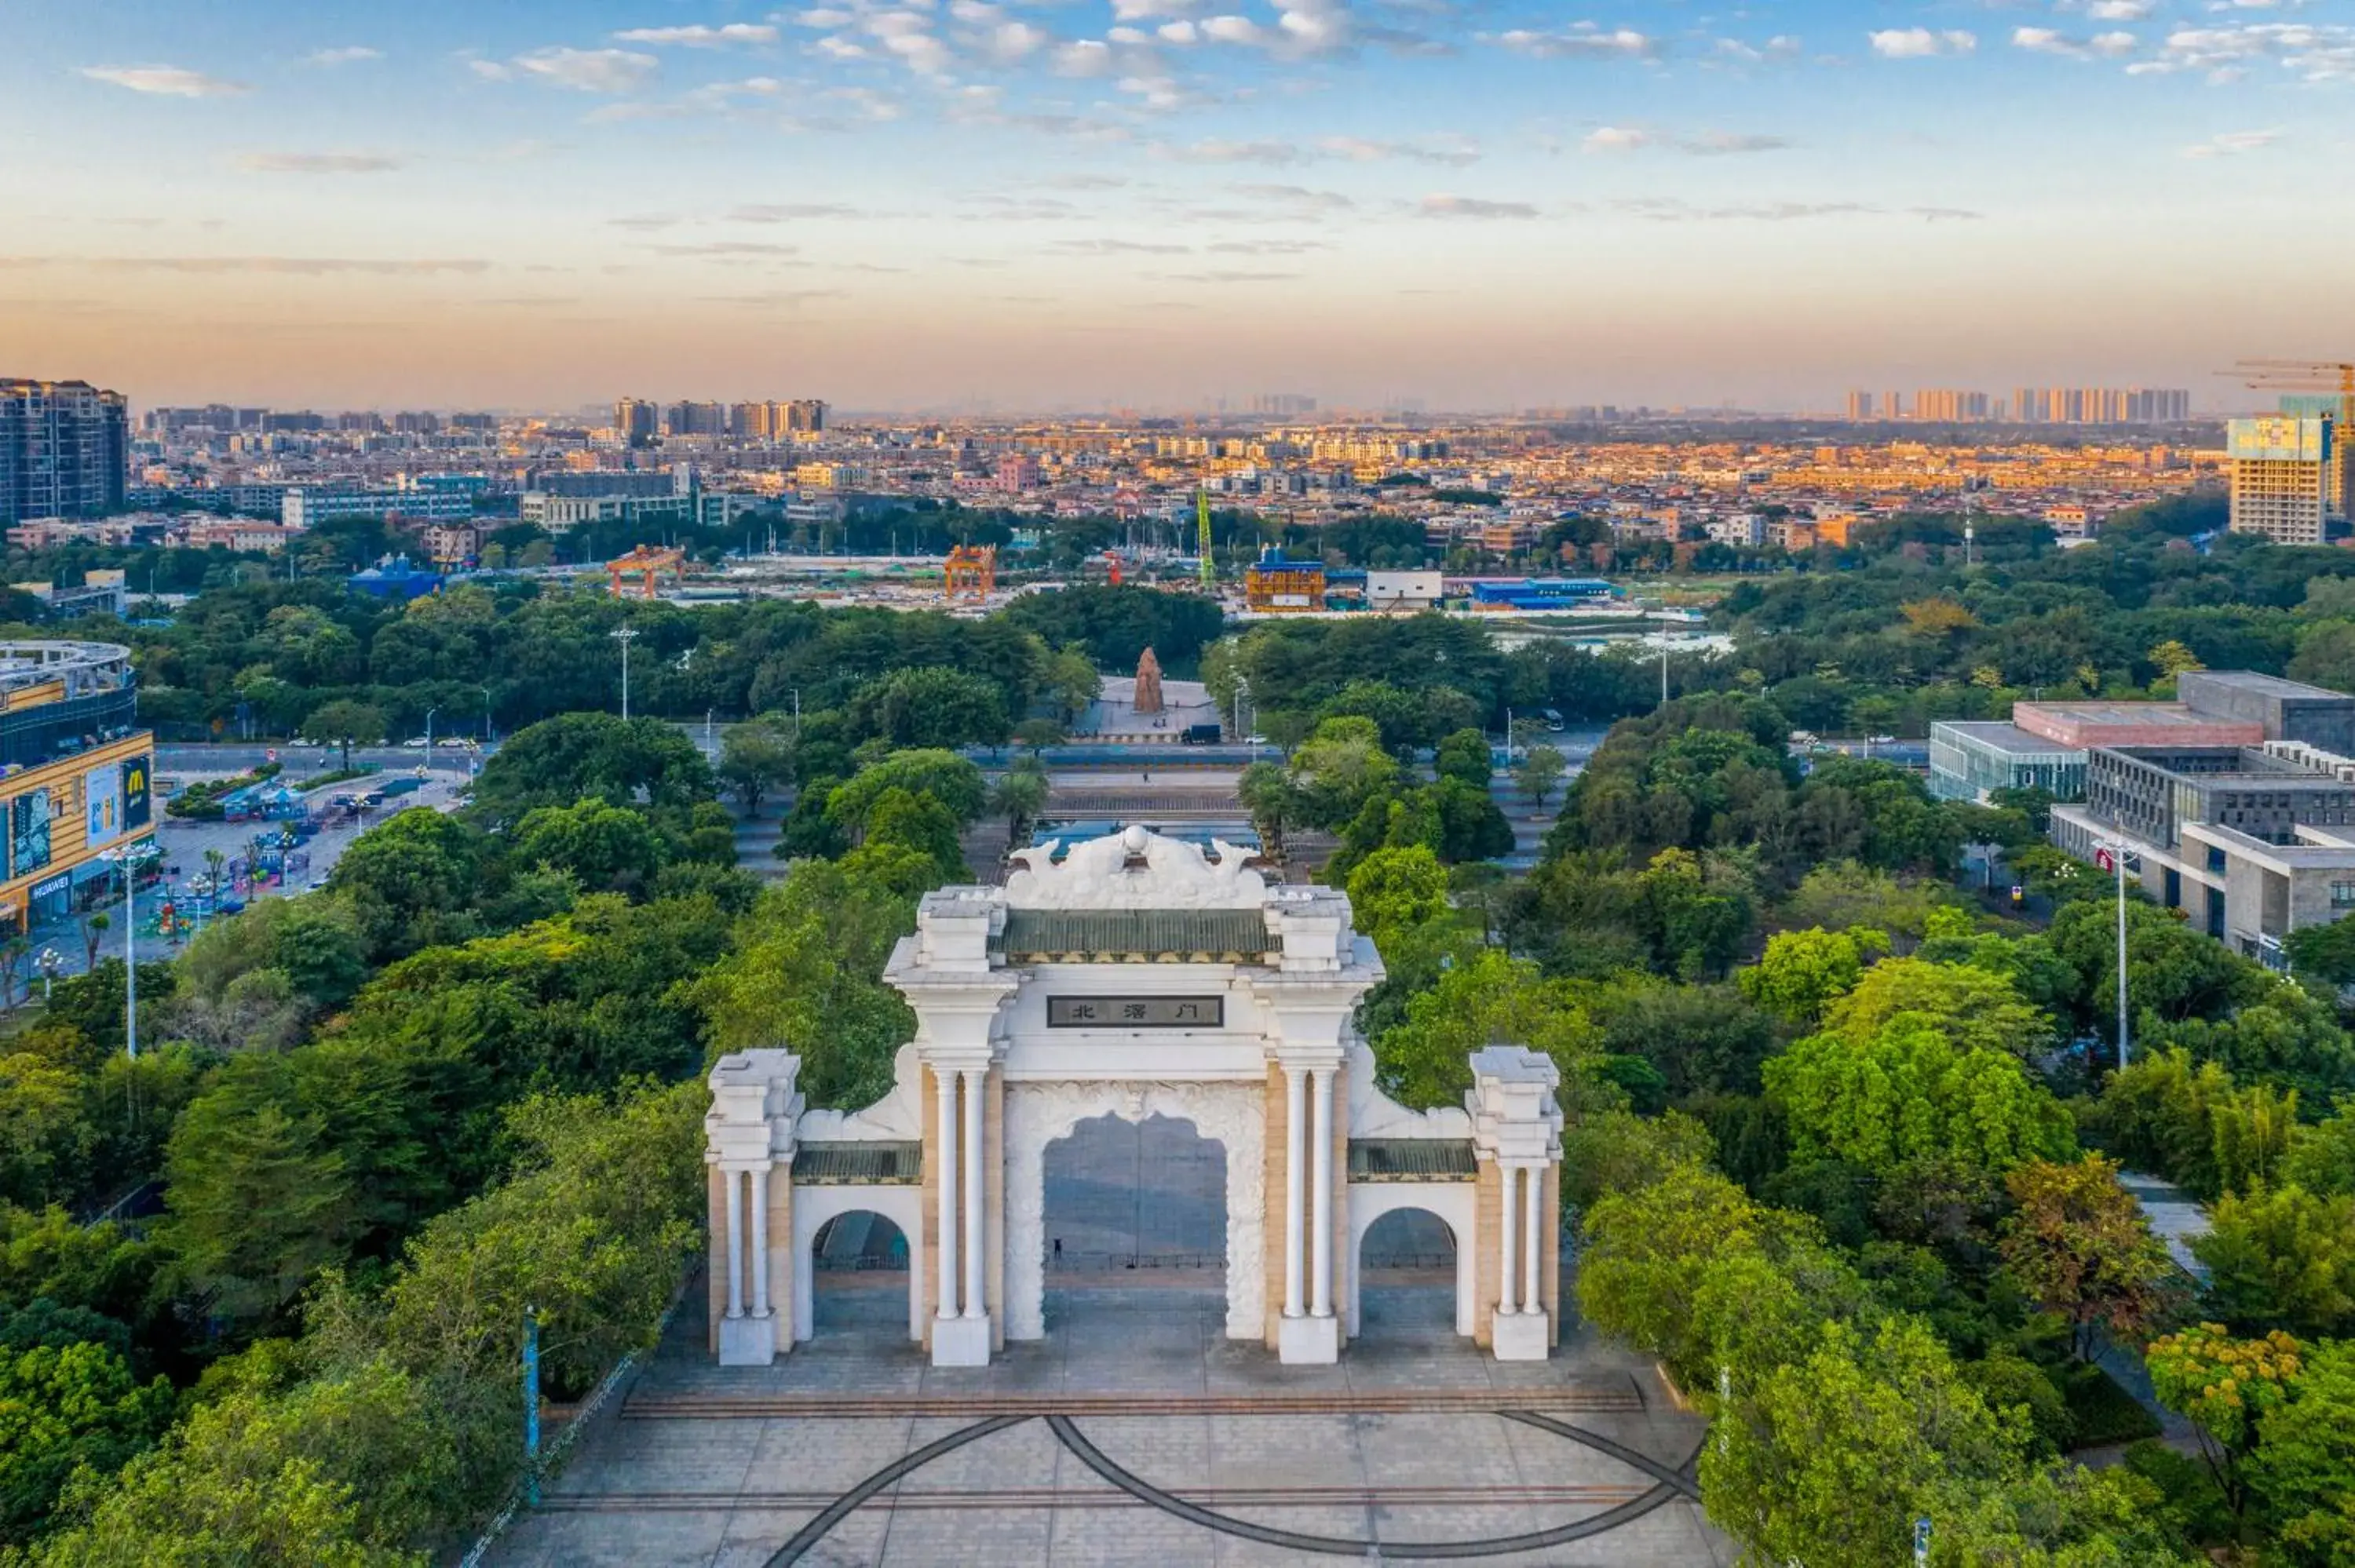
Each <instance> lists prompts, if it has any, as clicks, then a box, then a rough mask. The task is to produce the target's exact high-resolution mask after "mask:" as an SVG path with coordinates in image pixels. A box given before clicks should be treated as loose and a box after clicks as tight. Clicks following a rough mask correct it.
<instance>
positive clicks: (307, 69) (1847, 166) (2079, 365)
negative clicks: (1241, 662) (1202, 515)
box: [0, 0, 2355, 414]
mask: <svg viewBox="0 0 2355 1568" xmlns="http://www.w3.org/2000/svg"><path fill="white" fill-rule="evenodd" d="M0 103H5V104H6V105H7V106H8V109H9V112H8V113H7V114H5V116H0V376H5V375H29V376H53V377H63V376H80V377H84V378H87V379H90V380H93V381H97V382H100V383H101V384H103V385H107V386H112V387H119V388H120V389H122V390H123V391H124V392H126V393H128V394H129V395H130V396H131V397H132V399H133V403H134V405H135V406H139V407H146V406H153V405H156V404H168V403H182V402H192V401H212V400H221V401H229V402H240V403H267V404H272V405H275V406H279V407H316V408H346V407H350V408H359V407H383V408H393V407H437V408H515V409H524V408H575V407H582V406H587V405H592V404H597V403H602V402H608V401H610V400H611V399H613V397H619V396H625V395H626V396H642V397H711V398H721V399H736V398H750V397H779V398H783V397H826V398H827V399H829V400H830V401H832V402H833V403H835V404H836V405H837V407H838V408H854V409H871V410H877V411H886V410H906V411H919V410H943V411H945V410H974V411H983V412H997V413H1008V414H1010V413H1017V412H1029V411H1037V412H1053V411H1062V410H1072V411H1082V410H1092V409H1102V408H1138V409H1156V410H1160V409H1167V410H1177V409H1193V408H1210V407H1214V406H1216V404H1217V402H1218V400H1220V399H1225V400H1227V402H1228V404H1229V405H1230V406H1232V407H1236V408H1241V407H1242V406H1244V405H1245V404H1246V403H1247V402H1248V401H1249V399H1250V398H1252V397H1253V396H1255V395H1258V394H1262V393H1270V392H1293V393H1301V394H1305V395H1307V396H1311V397H1317V398H1319V399H1320V400H1322V401H1323V402H1324V403H1325V404H1326V405H1327V406H1328V407H1331V406H1343V407H1368V408H1371V407H1380V406H1382V405H1384V404H1391V403H1405V402H1409V401H1412V402H1415V403H1419V404H1421V405H1422V406H1423V407H1425V408H1430V409H1433V410H1441V409H1452V410H1465V411H1473V410H1511V409H1519V408H1532V407H1552V406H1561V405H1576V404H1585V403H1597V402H1613V403H1619V404H1625V405H1636V404H1650V405H1654V406H1678V405H1689V406H1713V405H1719V404H1737V405H1741V406H1743V407H1753V408H1792V409H1803V408H1829V407H1832V406H1834V405H1835V404H1836V403H1837V402H1838V399H1839V398H1840V397H1841V395H1842V393H1843V392H1844V391H1845V390H1846V389H1847V388H1849V387H1868V388H1873V389H1877V390H1878V389H1889V388H1895V389H1902V390H1904V391H1906V392H1908V393H1909V394H1910V393H1911V392H1912V391H1913V389H1914V388H1916V387H1974V388H1979V389H1984V390H1987V391H1990V392H1993V393H1996V394H1997V395H1998V396H2003V395H2008V394H2009V390H2010V388H2012V387H2015V386H2019V385H2038V386H2043V385H2053V384H2063V383H2066V384H2078V385H2146V386H2169V387H2190V388H2191V390H2192V395H2193V402H2194V405H2195V407H2198V408H2225V407H2239V406H2243V405H2246V404H2248V403H2249V402H2251V401H2252V398H2251V396H2250V395H2248V394H2244V393H2243V392H2241V391H2240V390H2239V389H2238V388H2237V387H2236V386H2235V384H2234V383H2233V382H2232V380H2230V379H2229V378H2226V377H2223V376H2218V375H2217V374H2216V372H2218V371H2221V370H2224V369H2226V368H2228V367H2229V366H2231V365H2232V362H2233V361H2234V360H2235V359H2237V358H2240V357H2243V356H2246V355H2294V356H2301V357H2304V356H2316V357H2331V358H2339V357H2348V356H2350V355H2355V307H2350V291H2349V290H2348V288H2347V286H2346V280H2347V274H2348V271H2349V266H2350V258H2355V201H2350V199H2349V198H2348V196H2347V195H2346V192H2347V183H2346V170H2347V169H2348V167H2349V166H2350V155H2355V0H2304V3H2300V0H2013V3H2009V4H1996V3H1991V0H1945V3H1936V0H1933V3H1926V4H1914V3H1899V0H1785V3H1784V4H1779V5H1765V4H1758V5H1747V6H1744V5H1732V6H1724V7H1719V6H1713V5H1705V4H1685V3H1680V0H1621V3H1619V4H1616V5H1597V6H1594V7H1593V8H1590V7H1589V6H1588V5H1587V4H1586V0H1567V3H1565V4H1540V3H1533V0H829V3H823V4H819V5H809V6H795V7H791V8H786V9H772V8H771V7H770V6H768V5H759V4H731V3H730V0H696V3H688V0H568V3H566V4H561V5H558V4H550V3H548V0H504V3H502V4H500V5H480V4H466V5H460V4H456V3H455V0H409V3H407V4H404V5H399V6H388V5H379V4H372V5H357V4H346V3H345V0H313V3H311V4H306V5H302V6H288V5H276V4H268V5H266V4H262V3H261V0H206V3H205V4H203V5H190V4H186V3H185V0H180V3H174V4H165V3H159V0H75V3H73V4H67V3H66V0H0Z"/></svg>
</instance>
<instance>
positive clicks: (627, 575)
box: [605, 545, 687, 599]
mask: <svg viewBox="0 0 2355 1568" xmlns="http://www.w3.org/2000/svg"><path fill="white" fill-rule="evenodd" d="M686 571H687V552H686V551H684V550H673V549H657V548H656V547H655V546H651V545H640V546H638V547H637V548H636V549H634V550H632V551H631V552H630V553H629V554H628V555H626V556H614V557H613V559H612V560H610V561H607V562H606V563H605V575H606V577H609V578H611V579H612V584H611V586H612V589H613V597H614V598H615V599H623V598H625V597H627V595H628V591H629V590H628V588H627V586H626V585H627V583H628V581H629V579H631V578H633V577H634V578H636V579H637V584H638V597H639V598H640V599H652V598H654V597H655V584H656V583H657V582H658V581H660V579H661V578H662V577H663V575H664V574H665V573H668V574H669V575H670V576H672V577H680V576H683V575H684V574H685V573H686Z"/></svg>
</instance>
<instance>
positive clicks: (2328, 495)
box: [2224, 414, 2339, 545]
mask: <svg viewBox="0 0 2355 1568" xmlns="http://www.w3.org/2000/svg"><path fill="white" fill-rule="evenodd" d="M2336 433H2337V432H2336V429H2335V426H2334V421H2332V420H2330V419H2328V418H2301V417H2299V416H2296V415H2288V414H2261V415H2259V416H2257V417H2256V418H2252V419H2234V420H2233V421H2232V424H2231V426H2230V428H2229V429H2228V431H2227V433H2226V437H2225V442H2224V450H2225V456H2226V457H2227V458H2228V459H2230V460H2231V462H2232V532H2233V533H2235V534H2261V535H2264V536H2265V537H2266V538H2268V539H2272V540H2274V541H2275V542H2276V543H2278V544H2284V545H2319V544H2321V543H2323V542H2324V541H2325V540H2326V539H2327V538H2328V536H2329V524H2330V523H2331V522H2332V521H2333V520H2334V516H2335V511H2334V501H2335V498H2336V496H2337V493H2338V491H2339V486H2338V485H2337V484H2336V483H2334V479H2335V476H2334V475H2333V474H2332V472H2331V465H2332V464H2333V463H2334V462H2335V461H2338V460H2337V457H2336V453H2335V446H2336V442H2335V440H2334V437H2335V435H2336Z"/></svg>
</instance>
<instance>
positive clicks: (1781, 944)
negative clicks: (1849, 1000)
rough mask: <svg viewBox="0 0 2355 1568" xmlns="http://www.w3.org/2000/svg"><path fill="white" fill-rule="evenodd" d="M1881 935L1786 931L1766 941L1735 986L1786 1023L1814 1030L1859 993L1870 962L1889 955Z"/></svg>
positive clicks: (1739, 972)
mask: <svg viewBox="0 0 2355 1568" xmlns="http://www.w3.org/2000/svg"><path fill="white" fill-rule="evenodd" d="M1888 948H1889V938H1887V937H1885V936H1883V935H1881V933H1880V932H1879V931H1874V930H1870V929H1861V928H1860V929H1858V930H1854V931H1826V930H1821V929H1816V930H1807V931H1783V932H1778V933H1777V934H1776V935H1774V936H1772V937H1769V938H1766V951H1765V953H1764V955H1763V956H1761V957H1760V959H1759V960H1758V962H1757V963H1756V964H1754V965H1753V966H1752V967H1750V968H1748V969H1742V970H1740V971H1738V972H1737V973H1736V974H1735V975H1734V977H1733V978H1734V980H1735V981H1736V982H1737V983H1739V984H1740V986H1741V987H1742V995H1744V996H1746V997H1748V998H1749V999H1750V1000H1751V1001H1754V1002H1756V1003H1757V1004H1758V1005H1759V1006H1761V1007H1763V1008H1764V1009H1766V1011H1767V1012H1772V1013H1774V1015H1775V1016H1777V1017H1779V1018H1781V1019H1783V1020H1784V1021H1785V1022H1789V1023H1793V1024H1796V1025H1797V1026H1798V1027H1800V1028H1803V1029H1806V1028H1812V1027H1814V1026H1815V1025H1816V1024H1817V1023H1819V1022H1822V1020H1823V1016H1824V1010H1825V1009H1826V1008H1827V1007H1828V1006H1830V1005H1831V1003H1832V1002H1833V1001H1836V1000H1838V998H1840V997H1843V996H1846V995H1847V994H1848V993H1849V991H1853V990H1855V989H1856V982H1857V981H1858V980H1861V979H1863V978H1864V966H1865V963H1866V961H1867V960H1868V959H1870V957H1871V956H1872V955H1874V954H1876V953H1881V952H1886V951H1887V950H1888Z"/></svg>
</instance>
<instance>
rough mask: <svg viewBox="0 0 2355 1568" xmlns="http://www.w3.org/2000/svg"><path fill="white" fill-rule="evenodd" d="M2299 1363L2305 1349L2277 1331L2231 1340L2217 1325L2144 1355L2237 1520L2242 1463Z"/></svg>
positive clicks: (2154, 1345)
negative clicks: (2191, 1433) (2192, 1431)
mask: <svg viewBox="0 0 2355 1568" xmlns="http://www.w3.org/2000/svg"><path fill="white" fill-rule="evenodd" d="M2305 1358H2306V1347H2305V1346H2303V1345H2301V1344H2299V1343H2298V1342H2297V1340H2294V1339H2292V1338H2291V1337H2290V1336H2289V1335H2287V1334H2285V1333H2283V1332H2282V1331H2281V1330H2278V1329H2276V1330H2274V1331H2273V1332H2272V1333H2269V1334H2266V1335H2264V1337H2263V1338H2261V1339H2254V1340H2236V1339H2234V1338H2232V1335H2231V1334H2230V1333H2228V1332H2226V1331H2225V1330H2224V1328H2223V1326H2222V1324H2219V1323H2200V1324H2195V1325H2194V1326H2193V1327H2191V1328H2189V1329H2186V1330H2183V1331H2182V1332H2181V1333H2178V1334H2169V1335H2168V1336H2166V1337H2165V1338H2164V1339H2159V1340H2153V1341H2152V1342H2151V1345H2150V1348H2149V1349H2148V1350H2147V1351H2145V1352H2144V1355H2143V1361H2144V1364H2145V1365H2147V1367H2149V1369H2150V1382H2151V1387H2152V1388H2153V1389H2154V1390H2155V1391H2157V1393H2158V1400H2159V1403H2160V1404H2164V1405H2166V1406H2167V1408H2169V1410H2172V1411H2174V1412H2175V1413H2176V1414H2179V1415H2181V1416H2184V1417H2185V1418H2187V1419H2188V1420H2190V1423H2191V1424H2192V1425H2193V1427H2194V1428H2195V1429H2197V1431H2198V1433H2199V1436H2200V1460H2201V1462H2203V1463H2204V1464H2205V1465H2206V1466H2207V1467H2208V1473H2209V1475H2210V1476H2211V1478H2213V1479H2214V1480H2215V1482H2216V1485H2217V1486H2218V1487H2219V1488H2221V1489H2222V1490H2223V1493H2224V1501H2225V1503H2226V1505H2227V1506H2228V1507H2230V1508H2231V1509H2232V1511H2233V1512H2234V1513H2236V1514H2237V1513H2241V1512H2243V1511H2245V1510H2246V1509H2247V1508H2248V1503H2249V1492H2248V1476H2247V1469H2246V1462H2247V1460H2248V1458H2249V1457H2250V1456H2251V1455H2252V1454H2254V1452H2255V1451H2256V1448H2257V1442H2258V1439H2259V1437H2260V1436H2262V1435H2263V1433H2264V1419H2265V1416H2266V1414H2267V1413H2268V1412H2270V1411H2272V1410H2274V1409H2275V1408H2276V1407H2277V1406H2279V1405H2280V1404H2282V1403H2283V1401H2284V1399H2285V1398H2286V1396H2287V1391H2288V1387H2289V1385H2290V1383H2292V1381H2293V1380H2295V1379H2296V1376H2297V1375H2298V1371H2299V1368H2300V1367H2301V1366H2302V1365H2303V1363H2304V1361H2305Z"/></svg>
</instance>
